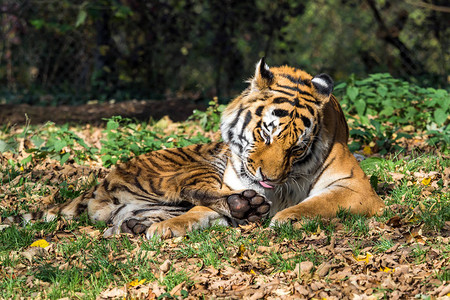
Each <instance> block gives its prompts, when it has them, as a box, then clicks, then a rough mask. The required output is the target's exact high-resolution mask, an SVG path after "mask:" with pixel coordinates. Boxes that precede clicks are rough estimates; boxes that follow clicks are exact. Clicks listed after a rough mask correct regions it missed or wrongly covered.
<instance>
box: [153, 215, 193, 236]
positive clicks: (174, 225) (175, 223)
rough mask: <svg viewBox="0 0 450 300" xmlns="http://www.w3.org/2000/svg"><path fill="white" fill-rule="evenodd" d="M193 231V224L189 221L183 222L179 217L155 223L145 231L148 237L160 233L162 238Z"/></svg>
mask: <svg viewBox="0 0 450 300" xmlns="http://www.w3.org/2000/svg"><path fill="white" fill-rule="evenodd" d="M189 231H192V225H191V224H190V223H189V222H183V221H181V220H179V219H176V218H172V219H169V220H165V221H161V222H158V223H153V224H152V225H151V226H150V227H149V228H148V229H147V232H146V233H145V236H146V237H147V239H151V238H152V237H153V236H155V235H158V236H160V237H161V238H162V239H170V238H173V237H177V236H184V235H186V233H188V232H189Z"/></svg>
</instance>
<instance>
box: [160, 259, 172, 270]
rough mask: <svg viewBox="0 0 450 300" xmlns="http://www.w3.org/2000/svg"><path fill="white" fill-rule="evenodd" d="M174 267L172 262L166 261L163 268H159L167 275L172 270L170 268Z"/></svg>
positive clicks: (162, 265)
mask: <svg viewBox="0 0 450 300" xmlns="http://www.w3.org/2000/svg"><path fill="white" fill-rule="evenodd" d="M171 265H172V263H171V262H170V260H168V259H166V260H165V261H164V262H163V263H162V264H161V266H160V267H159V269H160V270H161V271H162V272H164V273H167V272H168V271H169V270H170V266H171Z"/></svg>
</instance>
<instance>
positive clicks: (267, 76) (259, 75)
mask: <svg viewBox="0 0 450 300" xmlns="http://www.w3.org/2000/svg"><path fill="white" fill-rule="evenodd" d="M272 83H273V73H272V72H271V71H270V68H269V66H268V65H267V64H266V62H265V61H264V57H263V58H261V60H260V61H259V62H258V63H257V64H256V70H255V76H254V77H253V80H252V89H259V90H262V89H265V88H267V87H269V86H270V85H271V84H272Z"/></svg>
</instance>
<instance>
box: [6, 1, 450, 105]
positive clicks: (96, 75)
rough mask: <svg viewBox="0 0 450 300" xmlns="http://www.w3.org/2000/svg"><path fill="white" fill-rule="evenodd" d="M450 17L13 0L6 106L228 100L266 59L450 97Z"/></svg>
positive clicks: (417, 12)
mask: <svg viewBox="0 0 450 300" xmlns="http://www.w3.org/2000/svg"><path fill="white" fill-rule="evenodd" d="M431 4H433V5H434V6H432V5H431ZM445 9H446V7H445V6H444V2H443V1H441V0H432V1H430V3H429V5H428V6H427V5H425V7H424V6H419V5H417V3H416V2H414V1H386V0H366V1H357V0H327V1H324V0H320V1H293V0H278V1H269V0H260V1H240V0H225V1H205V0H157V1H132V0H98V1H82V0H50V1H37V0H27V1H24V0H23V1H13V0H6V1H4V2H3V4H2V5H1V10H0V24H1V26H0V28H1V29H0V40H1V42H0V86H1V88H0V101H2V102H9V103H33V104H34V103H40V104H53V105H56V104H61V103H71V104H73V103H81V102H86V101H87V100H89V99H100V100H110V99H118V100H121V99H122V100H125V99H133V98H138V99H148V98H153V99H155V98H161V99H162V98H166V97H167V96H168V95H172V96H178V97H179V96H184V97H189V98H197V99H198V98H203V99H211V98H212V96H215V95H218V96H219V97H220V99H221V101H224V100H228V99H229V98H230V97H232V96H234V95H235V94H236V92H238V91H240V90H241V89H242V87H243V86H244V83H243V82H244V80H245V79H246V78H247V77H249V76H250V75H251V74H252V72H253V68H254V65H255V63H256V62H257V60H258V59H259V58H260V57H261V56H266V57H267V60H268V63H269V65H274V66H275V65H281V64H289V65H294V66H298V67H301V68H303V69H305V70H306V71H308V72H310V73H312V74H315V73H319V72H327V73H329V74H331V75H332V76H333V77H334V78H335V80H336V81H342V80H346V79H347V78H348V77H349V76H350V75H351V74H356V76H357V77H358V78H361V77H364V76H366V75H367V74H370V73H377V72H389V73H390V74H392V75H393V76H394V77H403V78H407V79H408V80H409V81H411V82H413V83H417V84H419V85H420V86H432V87H441V88H442V87H443V88H445V87H446V84H447V74H448V73H449V72H448V71H449V69H448V68H449V64H448V58H449V53H448V51H446V49H447V45H448V43H449V32H450V27H449V26H447V25H448V19H447V18H446V17H448V13H446V12H445Z"/></svg>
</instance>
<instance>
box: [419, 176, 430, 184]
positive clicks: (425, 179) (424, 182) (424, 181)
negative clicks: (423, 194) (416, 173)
mask: <svg viewBox="0 0 450 300" xmlns="http://www.w3.org/2000/svg"><path fill="white" fill-rule="evenodd" d="M430 182H431V178H430V177H425V178H424V179H422V181H421V183H422V184H423V185H425V186H426V185H429V184H430Z"/></svg>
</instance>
